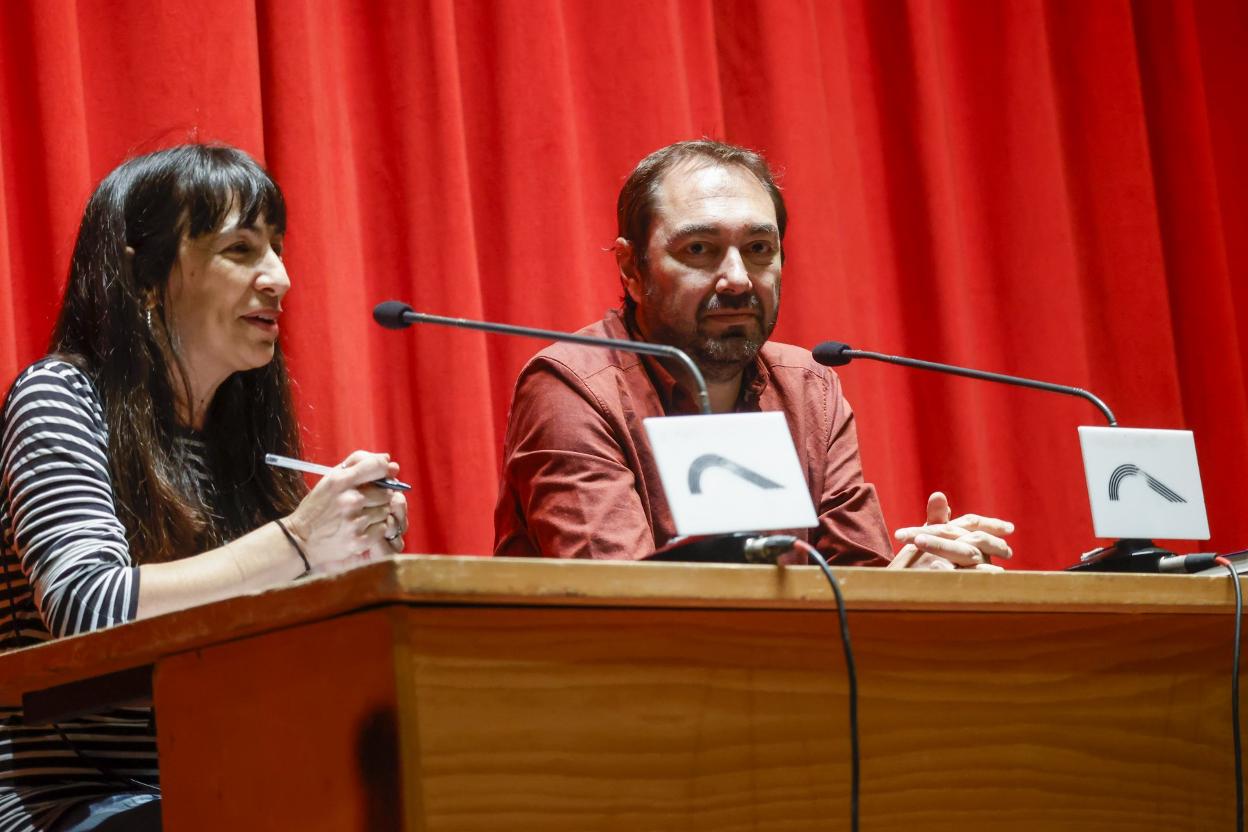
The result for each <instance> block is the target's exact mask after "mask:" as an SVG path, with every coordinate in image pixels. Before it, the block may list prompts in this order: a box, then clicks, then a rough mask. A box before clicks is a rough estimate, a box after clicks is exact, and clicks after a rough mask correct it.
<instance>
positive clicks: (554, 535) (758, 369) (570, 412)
mask: <svg viewBox="0 0 1248 832" xmlns="http://www.w3.org/2000/svg"><path fill="white" fill-rule="evenodd" d="M581 333H582V334H585V335H594V336H599V337H607V338H629V337H631V336H630V333H629V332H628V329H627V327H626V326H625V324H624V321H623V319H622V317H621V316H620V313H619V312H617V311H614V310H613V311H611V312H608V313H607V316H606V318H605V319H603V320H602V321H600V322H598V323H595V324H591V325H590V326H587V327H585V328H584V329H582V330H581ZM736 410H737V411H738V412H756V411H760V410H779V411H782V412H783V413H784V415H785V417H786V418H787V420H788V423H789V429H790V430H791V431H792V433H793V440H794V442H795V444H796V445H797V456H798V459H799V461H800V462H801V464H802V472H803V474H804V475H805V477H806V484H807V485H808V486H809V488H810V494H811V498H812V499H813V500H814V503H815V507H816V510H817V511H818V514H819V525H818V526H817V527H816V528H814V529H809V530H806V531H805V532H804V534H805V539H806V540H807V541H808V542H810V543H812V544H814V545H815V546H816V547H818V549H819V550H820V551H821V552H823V553H824V554H825V555H826V556H828V557H829V558H830V559H831V560H833V561H834V562H835V563H839V564H842V565H863V564H870V565H881V564H883V563H886V562H887V561H888V559H890V558H892V556H893V555H892V547H891V545H890V539H889V535H888V530H887V528H886V527H885V525H884V518H883V515H882V514H881V512H880V504H879V500H878V498H877V497H876V494H875V487H874V486H872V485H870V484H869V483H866V482H864V481H863V478H862V465H861V463H860V462H859V459H858V436H857V433H856V431H855V429H854V414H853V412H852V411H851V410H850V408H849V403H848V402H846V401H845V398H844V396H842V395H841V385H840V382H839V381H838V380H837V377H836V374H835V373H833V372H832V371H831V370H829V369H827V368H826V367H823V366H820V365H819V364H816V363H815V361H814V359H813V358H812V357H811V355H810V353H809V352H807V351H806V350H804V349H801V348H799V347H794V346H790V345H788V344H777V343H770V342H769V343H767V344H764V345H763V348H762V349H761V350H760V351H759V354H758V357H757V359H756V360H755V363H754V365H753V366H752V367H749V368H747V369H746V374H745V380H744V382H743V383H742V395H741V398H740V400H739V401H738V402H737V407H736ZM696 412H697V408H696V406H695V404H694V402H693V400H692V398H691V397H690V396H689V395H688V394H687V393H686V392H685V390H684V389H683V388H682V387H680V386H678V385H677V384H676V382H675V380H674V379H673V378H672V376H671V374H670V373H668V372H667V371H666V370H665V369H664V368H663V367H662V365H661V364H659V362H658V361H657V360H655V359H653V358H650V357H648V356H640V355H636V354H633V353H626V352H619V351H616V350H606V349H596V348H593V347H584V346H577V345H575V344H555V345H553V346H550V347H547V348H546V349H544V350H542V351H541V352H540V353H538V354H537V355H536V356H535V357H534V358H533V359H532V360H531V361H529V363H528V364H527V365H526V366H525V368H524V370H523V371H522V372H521V373H520V378H519V379H518V380H517V382H516V391H515V395H514V396H513V398H512V402H511V413H510V418H509V420H508V425H507V438H506V442H505V446H504V457H503V477H502V484H501V486H500V489H499V497H498V505H497V507H496V508H495V510H494V554H496V555H506V556H513V557H516V556H539V555H547V556H551V557H565V558H574V557H575V558H613V559H621V560H636V559H638V558H643V557H645V556H646V555H649V554H651V553H652V552H654V550H655V549H657V548H659V547H660V546H663V545H664V544H665V543H667V542H668V541H669V540H670V539H672V538H673V537H675V536H676V527H675V524H674V523H673V522H672V515H671V511H670V510H669V509H668V505H667V500H666V498H665V497H664V496H663V486H662V484H661V482H660V481H659V471H658V467H657V466H656V465H655V461H654V453H653V452H652V451H651V449H650V443H649V441H648V440H647V439H646V434H645V430H644V428H643V427H642V420H643V419H645V418H647V417H650V416H664V415H677V414H686V413H696ZM798 533H799V534H801V533H802V532H798Z"/></svg>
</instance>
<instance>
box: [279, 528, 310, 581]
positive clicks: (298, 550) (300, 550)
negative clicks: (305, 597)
mask: <svg viewBox="0 0 1248 832" xmlns="http://www.w3.org/2000/svg"><path fill="white" fill-rule="evenodd" d="M273 522H274V523H276V524H277V527H278V528H279V529H281V530H282V534H284V535H286V539H287V540H289V541H290V545H291V546H294V547H295V554H297V555H299V560H301V561H303V574H302V575H300V576H299V577H300V578H302V577H303V576H304V575H307V574H308V573H309V572H311V571H312V564H311V563H309V562H308V556H307V554H306V553H304V551H303V547H302V546H300V545H299V541H298V540H295V536H294V535H293V534H291V533H290V529H288V528H286V524H285V523H283V522H282V521H281V520H274V521H273Z"/></svg>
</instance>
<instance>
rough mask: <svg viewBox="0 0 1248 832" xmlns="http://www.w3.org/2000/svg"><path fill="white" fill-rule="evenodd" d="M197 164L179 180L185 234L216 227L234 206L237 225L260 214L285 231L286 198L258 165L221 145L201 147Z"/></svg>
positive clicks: (251, 222)
mask: <svg viewBox="0 0 1248 832" xmlns="http://www.w3.org/2000/svg"><path fill="white" fill-rule="evenodd" d="M204 150H206V151H207V154H206V156H205V158H203V159H202V162H201V164H199V165H195V166H194V167H192V168H191V170H189V171H187V173H186V178H185V179H184V181H183V188H184V189H185V199H184V204H185V205H186V206H187V229H186V232H187V236H189V237H199V236H201V235H203V234H208V233H211V232H214V231H217V230H219V229H220V228H221V227H222V226H223V225H225V221H226V219H227V218H228V217H229V215H230V213H231V212H232V211H234V210H235V209H237V210H238V214H239V225H240V226H242V227H244V228H246V227H250V226H253V225H255V223H256V220H257V219H258V218H259V217H260V216H261V215H263V216H264V219H265V221H266V222H267V223H268V224H270V225H272V226H273V227H274V228H276V229H277V231H278V232H279V233H284V232H285V231H286V201H285V200H284V199H283V198H282V192H281V191H280V190H278V187H277V184H276V183H275V182H274V181H273V179H272V178H271V177H270V176H269V175H268V174H267V173H265V172H264V170H262V169H261V168H260V167H259V166H258V165H256V164H255V163H254V162H252V161H251V160H250V159H248V158H246V157H242V158H240V156H241V154H235V153H234V152H230V151H226V152H222V151H225V150H226V149H225V148H204Z"/></svg>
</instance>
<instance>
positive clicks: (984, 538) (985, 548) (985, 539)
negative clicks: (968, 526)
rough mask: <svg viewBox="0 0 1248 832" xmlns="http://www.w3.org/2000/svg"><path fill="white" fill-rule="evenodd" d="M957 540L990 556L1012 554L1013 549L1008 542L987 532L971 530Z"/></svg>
mask: <svg viewBox="0 0 1248 832" xmlns="http://www.w3.org/2000/svg"><path fill="white" fill-rule="evenodd" d="M958 542H959V543H967V544H969V545H971V546H974V547H975V548H976V549H978V550H979V551H980V553H981V554H984V555H988V556H990V557H994V558H1011V557H1013V556H1014V550H1013V549H1011V548H1010V544H1008V543H1006V542H1005V541H1004V540H1002V539H1001V538H999V537H997V536H996V535H993V534H988V533H987V532H971V533H970V534H968V535H966V536H965V537H961V538H958Z"/></svg>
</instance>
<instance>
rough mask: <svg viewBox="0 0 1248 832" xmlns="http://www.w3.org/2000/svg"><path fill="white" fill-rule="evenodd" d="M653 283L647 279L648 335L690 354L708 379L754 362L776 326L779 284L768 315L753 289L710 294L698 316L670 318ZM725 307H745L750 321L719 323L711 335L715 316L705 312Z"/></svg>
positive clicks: (732, 373)
mask: <svg viewBox="0 0 1248 832" xmlns="http://www.w3.org/2000/svg"><path fill="white" fill-rule="evenodd" d="M653 286H654V284H653V283H651V282H649V281H647V282H646V289H645V291H646V305H645V307H646V312H645V314H644V320H643V325H644V326H645V328H646V330H647V337H648V338H649V339H650V340H651V341H654V342H656V343H660V344H669V345H671V346H673V347H678V348H680V349H682V350H684V351H685V352H687V353H688V354H689V357H690V358H692V359H693V361H694V363H696V364H697V365H698V369H700V370H701V371H702V375H704V376H706V378H707V380H708V381H729V380H731V379H733V378H734V377H736V375H737V374H738V373H740V372H741V371H742V370H744V369H745V368H746V367H748V366H749V365H750V364H752V363H753V362H754V359H755V357H756V356H757V355H758V351H759V350H760V349H761V348H762V346H763V344H764V343H766V342H767V339H768V338H770V337H771V332H772V330H773V329H775V327H776V317H777V313H778V311H779V308H780V286H779V284H777V285H776V306H775V309H774V310H773V311H772V314H771V316H770V318H768V317H767V316H765V315H764V313H763V305H762V303H761V302H760V301H759V299H758V295H757V294H755V293H754V292H750V293H749V294H744V295H711V296H710V297H709V298H707V299H706V300H705V301H703V302H702V304H701V305H700V306H699V307H698V313H697V319H696V320H694V321H689V320H672V318H675V317H676V315H675V314H672V313H669V310H667V309H666V308H664V307H663V306H662V303H661V299H659V298H658V297H657V293H656V292H654V291H653ZM725 310H746V311H749V312H752V313H753V314H754V321H753V322H752V323H749V324H734V325H732V326H727V327H723V326H722V325H717V326H720V331H719V332H718V334H711V332H710V326H711V325H712V324H713V321H714V319H712V318H708V317H707V315H708V313H715V312H723V311H725Z"/></svg>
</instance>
